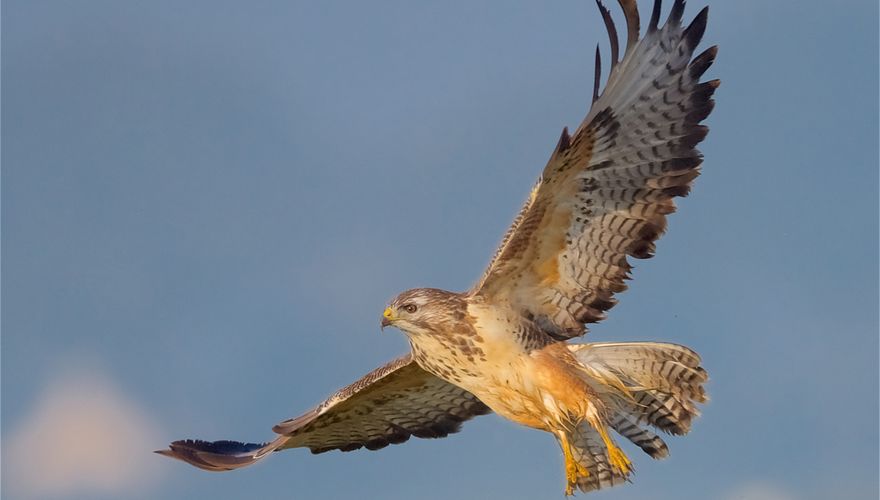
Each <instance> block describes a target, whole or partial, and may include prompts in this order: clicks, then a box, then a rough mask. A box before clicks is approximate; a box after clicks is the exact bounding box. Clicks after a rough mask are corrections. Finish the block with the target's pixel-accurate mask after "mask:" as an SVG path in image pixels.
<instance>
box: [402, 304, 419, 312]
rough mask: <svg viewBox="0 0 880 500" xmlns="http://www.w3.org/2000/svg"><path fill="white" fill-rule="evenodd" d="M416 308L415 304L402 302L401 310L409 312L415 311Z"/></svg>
mask: <svg viewBox="0 0 880 500" xmlns="http://www.w3.org/2000/svg"><path fill="white" fill-rule="evenodd" d="M418 309H419V308H418V307H416V305H415V304H404V306H403V310H404V311H406V312H408V313H410V314H412V313H414V312H416V311H417V310H418Z"/></svg>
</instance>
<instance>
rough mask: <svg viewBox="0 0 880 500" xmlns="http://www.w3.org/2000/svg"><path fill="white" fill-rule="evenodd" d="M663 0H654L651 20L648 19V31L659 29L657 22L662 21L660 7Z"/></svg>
mask: <svg viewBox="0 0 880 500" xmlns="http://www.w3.org/2000/svg"><path fill="white" fill-rule="evenodd" d="M662 3H663V2H662V0H654V9H653V10H652V11H651V20H650V21H648V33H649V34H650V33H653V32H655V31H657V24H658V23H660V8H661V6H662V5H661V4H662Z"/></svg>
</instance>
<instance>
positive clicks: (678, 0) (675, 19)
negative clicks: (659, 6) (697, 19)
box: [666, 0, 684, 26]
mask: <svg viewBox="0 0 880 500" xmlns="http://www.w3.org/2000/svg"><path fill="white" fill-rule="evenodd" d="M683 15H684V0H675V3H673V4H672V10H671V11H669V19H668V20H667V21H666V23H667V24H670V25H673V26H678V25H679V24H681V16H683Z"/></svg>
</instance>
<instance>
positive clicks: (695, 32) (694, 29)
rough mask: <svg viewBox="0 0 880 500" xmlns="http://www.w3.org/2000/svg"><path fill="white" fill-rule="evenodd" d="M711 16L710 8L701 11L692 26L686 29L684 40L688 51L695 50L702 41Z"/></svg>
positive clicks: (683, 34)
mask: <svg viewBox="0 0 880 500" xmlns="http://www.w3.org/2000/svg"><path fill="white" fill-rule="evenodd" d="M708 16H709V6H708V5H707V6H705V7H703V8H702V10H700V12H699V13H698V14H697V16H696V17H694V20H693V21H691V24H689V25H688V27H687V28H685V29H684V33H682V38H683V39H684V41H685V43H686V44H687V47H688V49H690V50H694V47H696V46H697V45H698V44H699V43H700V40H702V39H703V33H705V32H706V21H707V20H708Z"/></svg>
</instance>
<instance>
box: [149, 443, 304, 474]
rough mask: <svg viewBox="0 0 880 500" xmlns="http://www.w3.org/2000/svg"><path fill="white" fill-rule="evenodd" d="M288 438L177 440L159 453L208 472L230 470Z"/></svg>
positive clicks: (272, 448) (246, 462) (255, 459)
mask: <svg viewBox="0 0 880 500" xmlns="http://www.w3.org/2000/svg"><path fill="white" fill-rule="evenodd" d="M284 441H286V437H285V436H282V437H279V438H278V439H276V440H275V441H272V442H269V443H259V444H258V443H240V442H238V441H201V440H197V439H185V440H181V441H175V442H173V443H171V444H170V445H169V446H168V449H165V450H156V453H158V454H160V455H164V456H166V457H171V458H176V459H178V460H183V461H184V462H187V463H189V464H192V465H194V466H196V467H198V468H200V469H204V470H208V471H214V472H219V471H227V470H233V469H240V468H242V467H246V466H248V465H251V464H253V463H255V462H257V461H258V460H260V459H261V458H263V457H265V456H266V455H268V454H269V452H272V451H275V450H276V449H278V448H279V447H280V446H281V445H282V444H284Z"/></svg>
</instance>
